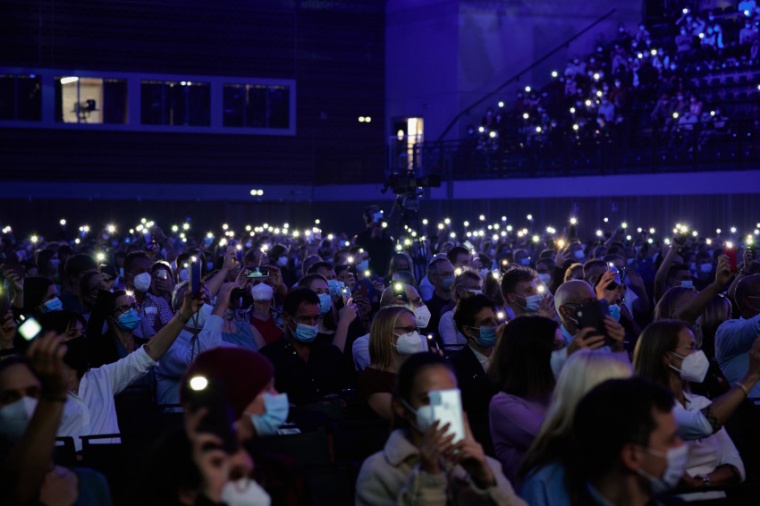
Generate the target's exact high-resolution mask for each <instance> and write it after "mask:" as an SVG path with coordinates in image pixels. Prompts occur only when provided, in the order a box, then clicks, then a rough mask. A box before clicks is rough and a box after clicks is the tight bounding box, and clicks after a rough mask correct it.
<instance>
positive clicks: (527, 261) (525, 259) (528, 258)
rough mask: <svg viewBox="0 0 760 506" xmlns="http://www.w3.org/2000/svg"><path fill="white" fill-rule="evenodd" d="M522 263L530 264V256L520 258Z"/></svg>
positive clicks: (524, 265) (524, 264)
mask: <svg viewBox="0 0 760 506" xmlns="http://www.w3.org/2000/svg"><path fill="white" fill-rule="evenodd" d="M520 265H522V266H523V267H528V266H530V257H525V258H523V259H521V260H520Z"/></svg>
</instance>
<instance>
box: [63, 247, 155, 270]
mask: <svg viewBox="0 0 760 506" xmlns="http://www.w3.org/2000/svg"><path fill="white" fill-rule="evenodd" d="M143 258H144V259H145V260H147V261H148V262H150V258H148V255H147V254H146V253H145V252H144V251H130V252H129V253H127V256H126V257H125V258H124V266H123V267H124V274H125V275H126V273H127V272H129V270H130V269H131V268H132V265H133V264H134V263H135V262H137V261H138V260H141V259H143ZM68 264H69V263H68V262H66V265H68Z"/></svg>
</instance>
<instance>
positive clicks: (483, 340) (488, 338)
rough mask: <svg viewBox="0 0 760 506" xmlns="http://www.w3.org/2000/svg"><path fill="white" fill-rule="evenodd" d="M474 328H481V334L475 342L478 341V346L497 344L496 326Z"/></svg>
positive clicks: (487, 346) (488, 346)
mask: <svg viewBox="0 0 760 506" xmlns="http://www.w3.org/2000/svg"><path fill="white" fill-rule="evenodd" d="M471 328H473V329H478V328H479V330H480V335H479V336H478V337H476V338H475V342H476V343H478V346H482V347H484V348H490V347H491V346H493V345H495V344H496V339H497V335H496V327H471Z"/></svg>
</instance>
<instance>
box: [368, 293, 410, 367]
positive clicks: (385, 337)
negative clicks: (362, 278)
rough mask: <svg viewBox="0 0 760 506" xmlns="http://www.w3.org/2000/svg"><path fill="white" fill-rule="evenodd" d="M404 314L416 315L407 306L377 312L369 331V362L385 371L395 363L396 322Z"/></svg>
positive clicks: (390, 307) (389, 307) (387, 307)
mask: <svg viewBox="0 0 760 506" xmlns="http://www.w3.org/2000/svg"><path fill="white" fill-rule="evenodd" d="M403 313H409V314H410V315H412V316H414V313H413V312H412V311H410V310H409V309H408V308H407V307H405V306H386V307H384V308H382V309H380V311H378V312H377V314H376V315H375V318H374V319H373V320H372V327H370V329H369V362H370V364H372V366H373V367H376V368H378V369H385V368H387V367H390V365H391V364H392V363H393V346H392V343H393V334H394V333H395V332H394V331H395V330H396V322H397V321H398V318H399V316H401V315H402V314H403Z"/></svg>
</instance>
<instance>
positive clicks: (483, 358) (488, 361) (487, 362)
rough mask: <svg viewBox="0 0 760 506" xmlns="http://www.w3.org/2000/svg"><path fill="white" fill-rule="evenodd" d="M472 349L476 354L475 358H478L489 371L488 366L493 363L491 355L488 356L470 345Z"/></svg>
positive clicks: (484, 368) (485, 369)
mask: <svg viewBox="0 0 760 506" xmlns="http://www.w3.org/2000/svg"><path fill="white" fill-rule="evenodd" d="M468 346H469V345H468ZM470 349H471V350H472V354H473V355H475V358H477V359H478V362H480V365H481V366H483V370H484V371H488V366H489V365H490V364H491V357H486V356H485V355H483V354H482V353H480V352H479V351H478V350H476V349H475V348H473V347H472V346H470Z"/></svg>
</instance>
